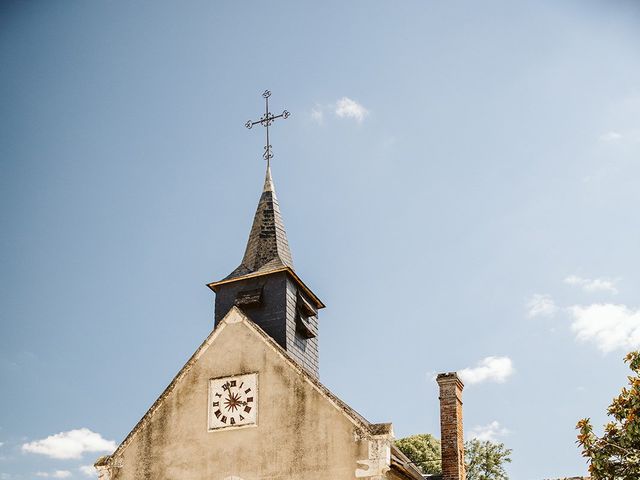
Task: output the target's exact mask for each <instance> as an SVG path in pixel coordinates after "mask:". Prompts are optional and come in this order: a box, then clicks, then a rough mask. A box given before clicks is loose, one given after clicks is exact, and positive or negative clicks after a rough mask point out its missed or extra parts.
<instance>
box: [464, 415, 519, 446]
mask: <svg viewBox="0 0 640 480" xmlns="http://www.w3.org/2000/svg"><path fill="white" fill-rule="evenodd" d="M508 434H509V430H507V429H506V428H504V427H503V426H502V425H500V422H498V421H496V420H494V421H493V422H491V423H489V424H487V425H476V426H475V427H473V428H472V429H471V431H470V432H469V436H470V437H471V438H475V439H477V440H481V441H485V440H488V441H490V442H496V441H497V440H498V438H499V437H504V436H505V435H508Z"/></svg>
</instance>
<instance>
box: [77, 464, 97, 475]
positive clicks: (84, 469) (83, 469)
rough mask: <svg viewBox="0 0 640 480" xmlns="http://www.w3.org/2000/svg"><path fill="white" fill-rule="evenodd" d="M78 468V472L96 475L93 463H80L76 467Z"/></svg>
mask: <svg viewBox="0 0 640 480" xmlns="http://www.w3.org/2000/svg"><path fill="white" fill-rule="evenodd" d="M78 470H80V473H82V474H83V475H85V476H87V477H92V478H97V477H98V472H97V470H96V467H94V466H93V465H81V466H80V467H79V468H78Z"/></svg>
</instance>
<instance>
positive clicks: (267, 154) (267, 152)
mask: <svg viewBox="0 0 640 480" xmlns="http://www.w3.org/2000/svg"><path fill="white" fill-rule="evenodd" d="M262 96H263V97H264V103H265V109H264V115H262V117H260V120H256V121H255V122H253V121H251V120H248V121H247V123H245V124H244V126H245V127H247V128H252V127H253V126H254V125H257V124H260V125H262V126H263V127H266V128H267V143H266V145H265V146H264V153H263V154H262V157H263V158H264V159H265V160H266V161H267V166H269V165H270V161H271V159H272V158H273V152H272V151H271V144H270V143H269V126H270V125H271V124H272V123H273V122H274V120H275V119H277V118H285V119H286V118H289V115H291V114H290V113H289V112H287V111H286V110H284V111H283V112H282V113H281V114H280V115H274V114H273V113H271V112H270V111H269V97H270V96H271V92H270V91H269V90H265V91H264V93H263V94H262Z"/></svg>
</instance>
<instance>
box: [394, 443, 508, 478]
mask: <svg viewBox="0 0 640 480" xmlns="http://www.w3.org/2000/svg"><path fill="white" fill-rule="evenodd" d="M396 446H397V447H398V448H399V449H400V450H401V451H402V453H404V454H405V455H406V456H407V457H409V460H411V461H412V462H413V463H414V464H415V465H416V466H417V467H418V469H420V471H421V472H422V473H432V474H433V473H435V474H438V473H442V460H441V454H440V440H438V439H437V438H435V437H434V436H433V435H430V434H428V433H423V434H420V435H411V436H410V437H405V438H401V439H400V440H397V441H396ZM464 448H465V464H466V469H467V480H507V479H508V477H507V474H506V473H505V471H504V464H505V463H508V462H511V458H509V456H510V455H511V450H510V449H508V448H506V447H505V446H504V445H503V444H502V443H493V442H489V441H485V442H482V441H480V440H476V439H473V440H470V441H467V442H465V444H464Z"/></svg>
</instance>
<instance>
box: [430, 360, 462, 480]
mask: <svg viewBox="0 0 640 480" xmlns="http://www.w3.org/2000/svg"><path fill="white" fill-rule="evenodd" d="M436 381H437V382H438V385H439V386H440V443H441V448H442V478H443V480H466V478H467V473H466V471H465V468H464V435H463V430H462V389H463V388H464V384H463V383H462V381H461V380H460V378H458V375H457V374H456V373H455V372H451V373H440V374H438V377H437V378H436Z"/></svg>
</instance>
